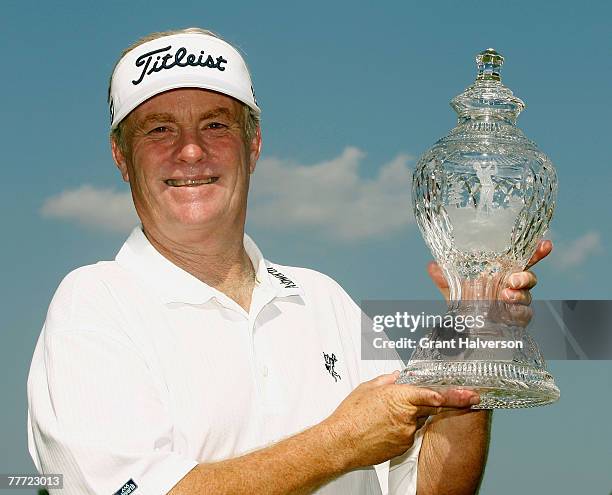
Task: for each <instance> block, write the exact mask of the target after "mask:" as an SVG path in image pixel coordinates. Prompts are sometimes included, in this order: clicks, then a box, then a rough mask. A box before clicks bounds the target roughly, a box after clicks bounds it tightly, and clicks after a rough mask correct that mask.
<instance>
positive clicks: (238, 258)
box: [143, 226, 255, 312]
mask: <svg viewBox="0 0 612 495" xmlns="http://www.w3.org/2000/svg"><path fill="white" fill-rule="evenodd" d="M143 230H144V234H145V236H146V237H147V239H148V240H149V242H150V243H151V244H152V245H153V247H155V249H157V251H159V252H160V253H161V254H162V255H163V256H164V257H165V258H167V259H168V260H170V261H171V262H172V263H174V264H175V265H176V266H178V267H180V268H182V269H183V270H185V271H186V272H188V273H190V274H191V275H193V276H194V277H196V278H197V279H199V280H201V281H202V282H204V283H205V284H207V285H210V286H211V287H214V288H215V289H217V290H219V291H220V292H223V293H224V294H225V295H227V296H228V297H230V298H231V299H233V300H234V301H236V302H237V303H238V304H239V305H240V306H241V307H242V308H244V309H245V311H247V312H248V311H249V307H250V304H251V295H252V293H253V287H254V285H255V268H254V267H253V264H252V263H251V260H250V258H249V256H248V255H247V253H246V250H245V249H244V226H243V227H242V228H241V229H233V230H232V231H231V232H216V231H215V232H207V233H206V234H202V233H196V232H181V235H178V236H177V235H172V236H170V235H167V234H165V233H164V232H161V231H160V230H159V229H155V228H154V227H148V226H144V227H143Z"/></svg>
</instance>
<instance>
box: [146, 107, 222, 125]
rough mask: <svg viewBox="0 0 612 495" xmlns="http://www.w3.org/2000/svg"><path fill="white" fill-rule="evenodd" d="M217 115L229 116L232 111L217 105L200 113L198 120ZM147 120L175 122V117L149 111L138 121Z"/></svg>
mask: <svg viewBox="0 0 612 495" xmlns="http://www.w3.org/2000/svg"><path fill="white" fill-rule="evenodd" d="M219 116H224V117H228V118H229V117H231V116H232V112H231V111H230V110H229V109H228V108H225V107H217V108H213V109H212V110H209V111H208V112H204V113H202V114H201V115H200V118H199V120H208V119H212V118H215V117H219ZM149 122H176V117H175V116H174V115H172V114H171V113H167V112H161V113H150V114H148V115H147V116H146V117H144V118H143V119H142V120H141V121H140V125H146V124H148V123H149Z"/></svg>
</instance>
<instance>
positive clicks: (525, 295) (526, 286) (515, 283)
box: [427, 240, 553, 305]
mask: <svg viewBox="0 0 612 495" xmlns="http://www.w3.org/2000/svg"><path fill="white" fill-rule="evenodd" d="M552 248H553V244H552V241H549V240H543V241H540V242H539V243H538V246H537V248H536V250H535V253H534V254H533V256H532V257H531V259H530V260H529V263H527V267H526V269H525V271H522V272H516V273H513V274H512V275H510V277H508V286H507V287H506V288H504V290H503V291H502V293H501V296H502V299H503V300H504V301H506V302H508V303H513V304H525V305H528V304H530V303H531V294H530V293H529V291H530V290H531V289H533V288H534V287H535V285H536V284H537V283H538V279H537V277H536V276H535V274H534V273H533V272H532V271H530V270H529V269H530V268H531V267H532V266H533V265H535V264H536V263H537V262H538V261H540V260H541V259H543V258H546V256H548V255H549V254H550V252H551V251H552ZM427 271H428V272H429V276H430V277H431V279H432V280H433V281H434V283H435V284H436V286H437V287H438V289H439V290H440V292H441V293H442V295H443V296H444V298H445V299H446V300H448V297H449V289H448V283H446V279H445V278H444V273H443V272H442V269H441V268H440V266H439V265H438V264H437V263H436V262H435V261H431V262H430V263H429V264H428V265H427Z"/></svg>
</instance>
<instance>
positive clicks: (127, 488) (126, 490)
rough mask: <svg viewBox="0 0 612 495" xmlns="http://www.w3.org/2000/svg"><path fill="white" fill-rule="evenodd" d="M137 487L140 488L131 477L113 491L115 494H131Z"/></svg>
mask: <svg viewBox="0 0 612 495" xmlns="http://www.w3.org/2000/svg"><path fill="white" fill-rule="evenodd" d="M136 488H138V485H137V484H136V483H134V480H133V479H130V480H129V481H127V482H126V483H125V485H123V486H122V487H121V488H120V489H119V490H117V491H116V492H115V493H113V495H129V494H130V493H132V492H133V491H134V490H136Z"/></svg>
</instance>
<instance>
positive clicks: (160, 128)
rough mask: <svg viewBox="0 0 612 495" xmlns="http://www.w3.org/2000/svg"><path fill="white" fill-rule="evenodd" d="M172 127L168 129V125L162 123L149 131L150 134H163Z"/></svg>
mask: <svg viewBox="0 0 612 495" xmlns="http://www.w3.org/2000/svg"><path fill="white" fill-rule="evenodd" d="M169 130H170V129H168V128H167V127H166V126H163V125H160V126H158V127H155V128H154V129H151V130H150V131H149V134H163V133H165V132H168V131H169Z"/></svg>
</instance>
